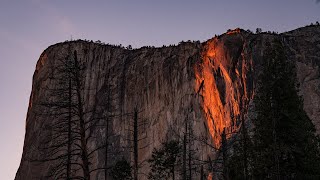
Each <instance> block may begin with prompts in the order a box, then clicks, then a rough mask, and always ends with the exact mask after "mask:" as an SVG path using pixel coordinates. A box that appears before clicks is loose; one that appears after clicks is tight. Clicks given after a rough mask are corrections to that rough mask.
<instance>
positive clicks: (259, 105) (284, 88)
mask: <svg viewBox="0 0 320 180" xmlns="http://www.w3.org/2000/svg"><path fill="white" fill-rule="evenodd" d="M263 67H264V70H263V74H262V75H261V78H260V81H259V83H258V91H257V92H258V94H257V95H256V97H255V105H256V112H257V118H256V119H255V120H254V121H253V123H254V127H255V128H254V136H253V143H254V146H253V148H254V152H255V153H254V155H255V158H254V161H253V163H252V167H253V172H252V175H253V178H255V179H265V178H270V179H303V178H320V169H319V166H320V161H319V159H320V158H319V144H318V143H319V141H318V140H317V137H316V136H315V135H314V133H315V128H314V125H313V124H312V122H311V120H310V119H309V118H308V116H307V115H306V113H305V111H304V110H303V104H302V101H301V98H300V97H299V95H298V93H297V87H296V85H295V82H296V79H295V78H296V74H295V73H294V72H295V70H294V68H295V67H294V64H293V63H292V62H290V61H289V60H288V59H287V58H286V54H285V51H284V47H283V45H282V43H281V42H280V41H279V40H277V39H276V40H274V41H273V42H272V44H267V48H266V51H265V55H264V62H263Z"/></svg>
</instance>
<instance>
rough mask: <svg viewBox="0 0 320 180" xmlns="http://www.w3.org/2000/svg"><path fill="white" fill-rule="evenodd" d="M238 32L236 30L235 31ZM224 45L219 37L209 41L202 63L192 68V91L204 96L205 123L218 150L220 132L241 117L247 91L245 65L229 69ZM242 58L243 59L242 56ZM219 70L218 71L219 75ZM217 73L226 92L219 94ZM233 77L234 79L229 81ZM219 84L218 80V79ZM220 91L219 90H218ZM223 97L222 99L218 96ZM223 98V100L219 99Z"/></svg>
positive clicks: (229, 127) (231, 125)
mask: <svg viewBox="0 0 320 180" xmlns="http://www.w3.org/2000/svg"><path fill="white" fill-rule="evenodd" d="M234 31H235V32H240V29H239V30H237V29H236V30H234ZM226 54H227V53H226V50H225V48H224V45H223V43H222V42H220V40H218V38H214V39H212V40H209V41H208V42H207V44H206V45H205V46H204V51H203V52H202V62H201V63H200V64H197V66H196V68H195V77H196V82H195V90H196V92H198V90H199V88H200V86H201V83H203V85H202V86H203V87H201V88H202V89H201V90H200V91H199V93H201V95H202V96H203V101H202V108H203V112H204V115H205V118H206V121H207V126H208V130H209V133H210V135H211V137H212V139H213V144H214V145H215V146H216V147H220V141H221V133H222V131H223V129H224V128H226V129H227V130H228V129H235V128H236V126H235V125H234V124H235V123H233V122H235V121H236V117H239V116H240V108H241V100H242V99H241V98H244V99H247V97H246V96H247V93H246V92H244V91H246V88H245V86H246V84H245V82H246V74H245V73H246V71H245V69H246V62H245V61H244V60H243V61H242V65H241V66H239V67H240V68H241V69H242V70H241V71H239V70H237V69H236V70H233V71H232V70H231V69H232V68H231V64H232V63H231V62H230V59H232V58H229V57H226ZM241 58H244V57H242V56H241ZM218 71H220V72H218ZM217 74H219V75H220V76H221V77H222V79H223V82H222V83H224V85H225V92H219V88H218V86H219V84H217V83H221V82H217V79H216V76H215V75H217ZM231 77H235V78H233V79H232V78H231ZM220 81H221V80H220ZM220 91H221V89H220ZM221 94H224V97H223V96H221ZM221 97H222V98H224V99H221Z"/></svg>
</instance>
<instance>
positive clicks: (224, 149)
mask: <svg viewBox="0 0 320 180" xmlns="http://www.w3.org/2000/svg"><path fill="white" fill-rule="evenodd" d="M221 136H222V137H221V144H222V145H221V148H222V156H223V157H222V158H223V179H224V180H228V179H229V176H228V174H229V172H228V166H227V162H228V154H227V136H226V128H223V131H222V135H221Z"/></svg>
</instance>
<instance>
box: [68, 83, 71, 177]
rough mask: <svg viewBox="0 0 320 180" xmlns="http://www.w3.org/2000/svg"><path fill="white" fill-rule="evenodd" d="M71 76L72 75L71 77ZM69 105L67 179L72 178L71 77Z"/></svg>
mask: <svg viewBox="0 0 320 180" xmlns="http://www.w3.org/2000/svg"><path fill="white" fill-rule="evenodd" d="M69 78H70V77H69ZM68 90H69V94H68V95H69V100H68V103H69V107H68V160H67V180H70V179H71V178H70V176H71V175H70V174H71V118H72V117H71V101H72V92H71V78H70V79H69V87H68Z"/></svg>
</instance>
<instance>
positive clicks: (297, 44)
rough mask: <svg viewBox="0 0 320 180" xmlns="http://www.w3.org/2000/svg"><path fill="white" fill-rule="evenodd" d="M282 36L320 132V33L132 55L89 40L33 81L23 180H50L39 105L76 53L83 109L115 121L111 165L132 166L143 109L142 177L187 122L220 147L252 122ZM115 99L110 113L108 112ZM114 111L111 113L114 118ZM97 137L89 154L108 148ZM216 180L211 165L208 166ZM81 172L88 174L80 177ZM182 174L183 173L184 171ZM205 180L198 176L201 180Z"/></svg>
mask: <svg viewBox="0 0 320 180" xmlns="http://www.w3.org/2000/svg"><path fill="white" fill-rule="evenodd" d="M275 37H280V38H281V39H282V43H283V44H284V46H285V48H286V51H287V54H288V58H289V59H290V60H292V61H294V62H295V63H296V71H297V72H296V73H297V83H299V84H300V86H299V90H300V93H301V95H302V97H303V102H304V108H305V111H306V112H307V114H308V116H309V117H310V118H311V119H312V121H313V122H314V124H315V125H316V128H317V130H318V132H319V130H320V119H319V118H318V117H319V115H320V107H319V106H320V92H319V85H320V78H319V65H320V59H319V58H320V45H319V44H320V28H319V27H306V28H301V29H297V30H294V31H291V32H287V33H284V34H280V35H270V34H257V35H256V34H250V33H247V32H245V31H242V30H239V29H237V30H234V31H231V32H228V33H226V34H223V35H221V36H219V37H215V38H212V39H210V40H208V41H207V42H204V43H201V44H200V43H196V42H185V43H180V44H179V45H178V46H170V47H163V48H140V49H135V50H127V49H124V48H121V47H115V46H109V45H101V44H96V43H90V42H85V41H74V42H67V43H59V44H56V45H53V46H51V47H49V48H48V49H46V50H45V51H44V52H43V53H42V55H41V56H40V58H39V60H38V63H37V66H36V70H35V73H34V76H33V87H32V92H31V96H30V103H29V110H28V114H27V120H26V135H25V143H24V150H23V156H22V160H21V164H20V167H19V169H18V172H17V175H16V180H20V179H43V178H44V177H45V176H46V175H48V171H49V169H50V166H51V167H54V162H41V163H39V162H34V161H32V159H34V158H35V157H37V156H38V154H41V153H43V152H39V149H38V148H37V147H38V146H39V144H40V142H41V141H40V139H41V138H45V135H46V133H47V131H48V130H47V129H46V128H45V127H47V126H50V123H53V122H54V121H53V120H52V119H49V118H45V117H43V116H41V117H40V116H38V115H37V113H35V112H36V109H37V106H38V105H37V104H39V102H41V100H43V99H46V98H48V96H49V93H48V92H47V90H46V89H47V88H56V87H55V86H57V85H56V84H55V83H52V81H51V80H50V78H49V77H50V72H51V70H52V69H53V68H56V67H57V65H58V64H59V61H60V60H61V59H65V58H66V57H67V55H68V54H69V52H70V49H71V51H72V52H73V51H76V53H77V57H78V59H79V61H80V62H82V63H84V64H85V66H86V69H85V72H84V76H83V77H84V78H83V79H82V81H83V83H84V89H85V90H84V91H83V92H84V93H83V99H84V107H85V109H86V110H88V111H89V110H90V109H92V108H93V107H98V108H97V109H98V112H99V113H100V114H102V115H104V116H105V115H106V114H109V115H110V117H111V116H112V123H111V124H112V125H111V131H112V134H113V135H112V136H111V137H110V141H111V143H110V149H112V150H117V153H114V154H113V155H109V158H108V159H109V160H108V164H110V165H112V164H113V163H114V162H115V161H116V160H117V159H119V158H121V157H125V158H127V159H128V160H130V161H133V155H132V148H131V147H132V139H133V138H132V128H133V127H132V124H133V112H134V110H135V109H137V111H138V121H139V126H138V127H139V128H138V137H139V139H141V140H140V141H139V143H138V146H139V156H138V157H139V164H140V165H141V168H140V169H139V173H140V175H139V179H146V176H145V175H144V174H147V173H148V172H149V169H150V168H149V164H148V163H147V161H146V160H147V159H148V158H150V157H151V153H152V150H153V149H154V148H157V147H159V146H160V145H161V143H162V142H164V141H166V140H168V139H178V137H182V136H183V134H184V132H185V124H186V122H187V124H190V125H191V126H192V127H193V133H194V136H195V137H197V138H198V139H201V140H204V141H206V143H208V144H211V145H212V146H215V147H219V145H220V134H221V133H222V131H223V129H224V128H226V130H227V131H228V132H235V131H237V129H238V128H239V126H240V120H239V119H240V118H241V116H242V115H243V116H244V117H245V118H247V119H250V118H251V117H252V116H254V110H253V109H254V108H250V107H249V105H251V104H252V103H251V102H252V99H253V98H254V94H255V92H254V87H255V82H256V80H257V78H258V76H259V73H260V72H261V68H262V67H261V62H262V61H263V58H262V56H263V52H264V49H265V42H267V41H271V40H272V39H273V38H275ZM109 95H110V97H112V98H111V104H110V107H112V108H111V110H110V109H109V110H106V108H104V107H102V105H103V104H106V103H107V99H108V98H107V97H108V96H109ZM107 111H111V113H108V112H107ZM91 132H92V133H93V134H94V138H91V139H90V141H89V143H88V144H89V147H88V149H89V150H93V149H96V148H97V147H99V146H101V145H103V144H104V140H105V133H104V132H105V129H104V128H103V127H99V126H98V127H95V128H92V130H91ZM192 148H193V149H194V150H196V152H197V153H196V156H197V158H198V159H201V160H205V161H207V160H208V159H209V157H210V159H214V158H215V157H216V156H217V154H216V152H215V150H214V149H212V148H210V147H209V146H207V145H205V144H204V143H201V142H200V141H195V143H194V144H193V145H192ZM104 159H105V153H104V150H103V149H102V150H101V151H100V150H98V151H96V152H95V153H94V154H93V156H92V159H91V163H92V165H91V166H90V168H91V169H95V168H100V167H103V166H104V162H105V161H104ZM204 169H205V173H206V174H209V173H210V170H209V167H206V166H205V167H204ZM79 173H80V174H81V172H79ZM177 174H178V173H177ZM196 176H198V175H195V177H196ZM91 177H92V178H93V179H104V173H103V171H94V172H93V173H92V174H91Z"/></svg>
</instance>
